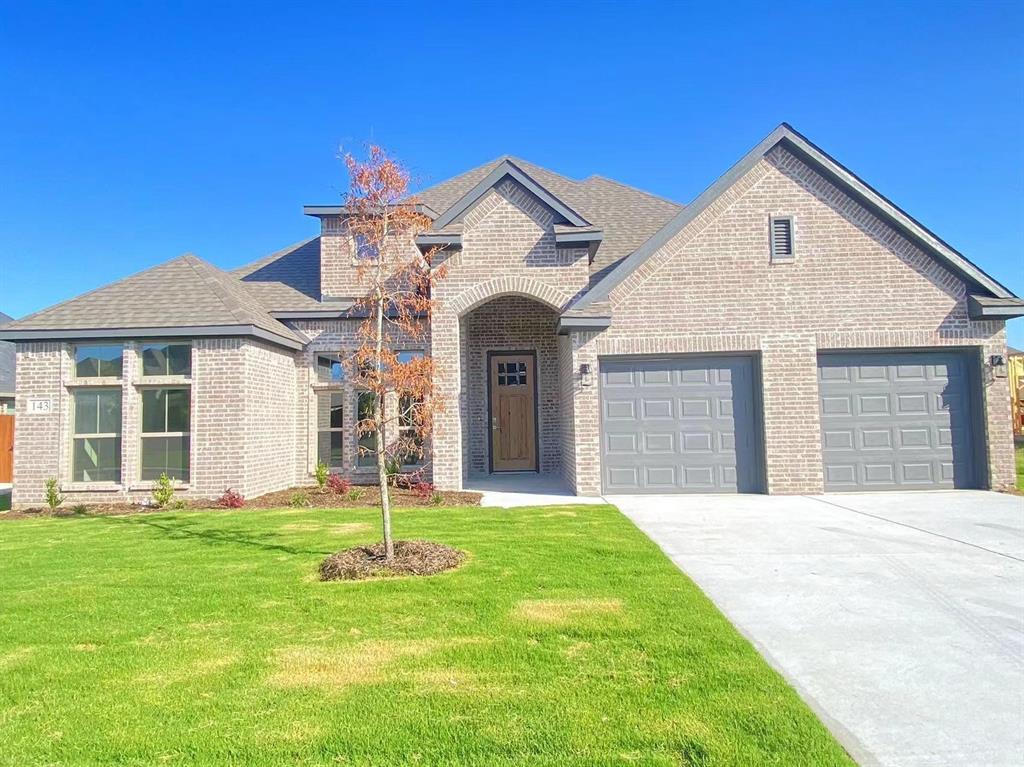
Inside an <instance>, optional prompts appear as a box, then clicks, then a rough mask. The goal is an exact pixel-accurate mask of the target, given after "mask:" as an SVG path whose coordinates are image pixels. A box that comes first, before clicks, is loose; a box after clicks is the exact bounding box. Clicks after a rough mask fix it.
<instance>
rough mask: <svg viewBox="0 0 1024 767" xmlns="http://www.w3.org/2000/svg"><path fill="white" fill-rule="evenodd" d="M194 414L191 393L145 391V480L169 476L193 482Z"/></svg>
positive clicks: (169, 390) (159, 390)
mask: <svg viewBox="0 0 1024 767" xmlns="http://www.w3.org/2000/svg"><path fill="white" fill-rule="evenodd" d="M190 448H191V413H190V403H189V390H188V389H187V388H184V389H176V388H152V389H149V388H147V389H142V451H141V453H142V470H141V478H142V479H143V480H146V481H150V480H157V479H159V478H160V475H161V474H167V476H168V477H170V478H171V479H173V480H177V481H179V482H188V481H189V454H190Z"/></svg>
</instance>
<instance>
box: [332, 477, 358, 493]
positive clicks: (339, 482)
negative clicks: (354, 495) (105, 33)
mask: <svg viewBox="0 0 1024 767" xmlns="http://www.w3.org/2000/svg"><path fill="white" fill-rule="evenodd" d="M327 488H328V489H329V490H330V491H331V492H332V493H337V494H338V495H346V494H347V493H348V491H349V490H351V489H352V483H351V482H350V481H349V480H347V479H344V478H342V476H341V475H340V474H332V475H331V476H329V477H328V478H327Z"/></svg>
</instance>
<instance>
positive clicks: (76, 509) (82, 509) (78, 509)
mask: <svg viewBox="0 0 1024 767" xmlns="http://www.w3.org/2000/svg"><path fill="white" fill-rule="evenodd" d="M71 513H72V514H88V513H89V507H88V506H86V505H85V504H84V503H80V504H78V505H77V506H72V507H71Z"/></svg>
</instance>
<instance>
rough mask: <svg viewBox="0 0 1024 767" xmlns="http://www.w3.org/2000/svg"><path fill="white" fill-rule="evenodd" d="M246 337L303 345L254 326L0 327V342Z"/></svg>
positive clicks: (295, 347)
mask: <svg viewBox="0 0 1024 767" xmlns="http://www.w3.org/2000/svg"><path fill="white" fill-rule="evenodd" d="M235 336H246V337H251V338H258V339H260V340H261V341H266V342H267V343H271V344H275V345H277V346H283V347H285V348H286V349H301V348H302V344H301V343H300V342H298V341H296V340H294V339H292V338H286V337H285V336H282V335H279V334H277V333H273V332H271V331H269V330H264V329H263V328H260V327H256V326H255V325H194V326H191V327H169V328H140V327H124V328H31V329H23V330H18V329H14V328H0V341H23V342H26V341H93V340H101V339H108V340H109V339H119V338H124V339H155V338H209V337H214V338H227V337H235Z"/></svg>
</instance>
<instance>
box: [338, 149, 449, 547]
mask: <svg viewBox="0 0 1024 767" xmlns="http://www.w3.org/2000/svg"><path fill="white" fill-rule="evenodd" d="M344 159H345V165H346V167H347V168H348V173H349V179H350V183H349V190H348V194H347V197H346V200H345V203H346V207H345V210H346V224H347V226H348V230H349V234H350V236H351V239H350V242H352V243H353V245H354V247H355V249H356V253H354V254H353V255H354V256H355V257H356V260H357V266H356V271H357V276H358V279H359V282H360V284H361V285H362V287H363V289H365V291H366V292H365V294H364V295H363V296H361V297H359V298H358V299H357V300H356V302H355V305H354V307H353V314H354V315H355V316H359V317H362V318H363V321H362V322H361V323H360V324H359V338H360V346H359V348H358V349H356V351H355V353H354V354H353V355H352V358H351V360H350V367H351V369H352V375H353V380H355V381H356V384H357V386H358V387H359V388H360V389H361V390H362V391H365V392H370V393H371V394H373V395H374V396H373V397H372V398H371V406H370V407H369V408H368V409H363V411H362V412H360V413H359V414H358V418H359V420H358V422H357V424H356V432H357V434H358V435H359V436H360V437H365V436H368V435H373V440H369V441H370V442H371V443H372V446H363V445H362V444H360V448H359V450H360V454H361V455H366V454H374V455H375V456H376V460H377V478H378V482H379V484H380V507H381V522H382V528H383V532H384V552H385V558H386V559H387V560H391V559H392V558H393V557H394V543H393V541H392V537H391V496H390V493H389V482H388V480H389V478H390V477H389V472H390V473H394V472H395V471H397V470H398V467H401V466H402V465H404V464H407V463H423V462H424V461H425V459H426V456H425V454H424V447H425V445H426V444H427V442H428V440H429V438H430V433H431V431H432V429H433V423H434V415H435V414H436V413H438V412H439V411H440V410H441V409H442V407H443V402H442V401H441V400H440V399H439V398H438V397H437V396H436V395H435V393H434V390H433V360H432V359H431V358H430V356H429V355H428V354H426V353H424V354H421V355H406V356H403V357H401V358H400V357H399V354H398V351H399V350H400V349H402V348H406V349H407V348H408V345H409V344H410V342H412V343H415V342H417V341H420V342H421V341H423V339H424V338H425V337H426V333H427V330H428V328H429V327H430V316H431V313H432V312H433V311H434V309H435V308H436V305H435V301H434V299H433V298H432V295H431V294H432V287H433V285H434V283H435V282H436V281H437V280H439V279H441V278H443V277H444V274H445V266H444V264H440V265H439V264H438V263H437V261H438V260H439V259H438V258H437V255H438V252H439V251H437V250H429V251H427V252H422V251H421V250H420V249H419V248H418V247H417V246H416V244H415V238H416V236H417V235H418V234H420V233H421V232H424V231H426V230H427V229H428V228H429V227H430V218H429V217H427V216H426V215H424V214H423V213H421V212H420V209H419V207H418V206H417V204H416V200H415V199H414V198H411V197H410V196H409V173H408V171H406V169H405V168H404V167H403V166H402V165H401V164H399V163H398V162H397V161H396V160H394V159H393V158H391V157H389V156H388V155H387V153H386V152H385V151H384V150H383V149H381V148H380V147H378V146H370V147H369V149H368V156H367V158H366V159H365V160H358V159H356V158H354V157H353V156H352V155H351V154H346V155H345V158H344Z"/></svg>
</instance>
